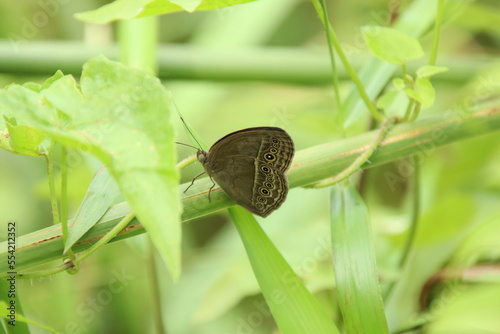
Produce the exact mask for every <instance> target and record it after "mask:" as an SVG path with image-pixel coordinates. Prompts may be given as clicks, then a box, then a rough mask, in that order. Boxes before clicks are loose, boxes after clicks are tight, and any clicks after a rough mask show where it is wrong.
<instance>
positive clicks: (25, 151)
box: [2, 116, 45, 157]
mask: <svg viewBox="0 0 500 334" xmlns="http://www.w3.org/2000/svg"><path fill="white" fill-rule="evenodd" d="M4 121H5V126H6V127H7V130H8V131H9V134H8V144H9V146H10V149H9V148H7V147H3V148H5V149H7V150H8V151H11V152H13V153H16V154H22V155H28V156H32V157H38V156H40V155H42V154H43V152H42V151H40V150H39V148H38V146H39V145H40V144H41V143H42V141H43V139H44V138H45V135H44V134H43V133H42V132H41V131H39V130H37V129H35V128H32V127H29V126H26V125H22V124H21V125H17V124H16V121H15V119H14V118H11V119H8V118H7V117H5V116H4ZM2 145H4V144H2Z"/></svg>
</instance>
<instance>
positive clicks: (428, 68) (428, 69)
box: [417, 65, 448, 78]
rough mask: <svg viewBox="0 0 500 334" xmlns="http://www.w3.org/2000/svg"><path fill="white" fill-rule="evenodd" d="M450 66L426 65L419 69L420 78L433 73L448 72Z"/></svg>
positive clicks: (418, 75)
mask: <svg viewBox="0 0 500 334" xmlns="http://www.w3.org/2000/svg"><path fill="white" fill-rule="evenodd" d="M447 71H448V67H443V66H432V65H425V66H422V67H420V68H418V69H417V77H418V78H428V77H432V76H433V75H436V74H439V73H443V72H447Z"/></svg>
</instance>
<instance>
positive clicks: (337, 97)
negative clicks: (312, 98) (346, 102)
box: [320, 0, 344, 114]
mask: <svg viewBox="0 0 500 334" xmlns="http://www.w3.org/2000/svg"><path fill="white" fill-rule="evenodd" d="M320 4H321V7H322V9H323V22H325V26H327V27H330V26H331V24H330V20H329V19H328V11H327V9H326V3H325V0H320ZM325 31H326V38H327V41H328V53H329V55H330V62H331V64H332V82H333V93H334V95H335V101H336V103H337V112H339V113H340V114H343V113H344V112H343V109H342V99H341V96H340V88H339V76H338V73H337V66H336V65H335V54H334V52H333V43H332V36H331V32H330V29H325Z"/></svg>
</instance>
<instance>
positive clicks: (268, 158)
mask: <svg viewBox="0 0 500 334" xmlns="http://www.w3.org/2000/svg"><path fill="white" fill-rule="evenodd" d="M264 158H265V159H266V160H267V161H274V160H276V156H275V155H274V154H271V153H266V154H264Z"/></svg>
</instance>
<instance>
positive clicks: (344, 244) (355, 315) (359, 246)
mask: <svg viewBox="0 0 500 334" xmlns="http://www.w3.org/2000/svg"><path fill="white" fill-rule="evenodd" d="M330 201H331V202H330V203H331V204H330V206H331V222H332V246H333V258H334V270H335V279H336V282H337V290H338V299H339V304H340V309H341V311H342V316H343V318H344V323H345V327H346V332H347V333H378V334H384V333H389V328H388V327H387V321H386V318H385V314H384V306H383V303H382V296H381V293H380V287H379V283H378V274H377V263H376V259H375V249H374V246H373V236H372V233H371V227H370V221H369V217H368V208H367V207H366V205H365V203H364V201H363V199H362V198H361V196H360V195H359V193H358V191H357V190H356V188H355V187H354V186H353V185H348V186H344V185H336V186H334V187H332V188H331V193H330Z"/></svg>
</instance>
